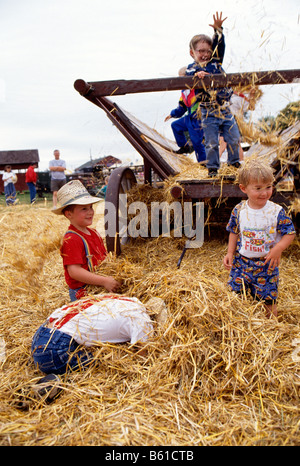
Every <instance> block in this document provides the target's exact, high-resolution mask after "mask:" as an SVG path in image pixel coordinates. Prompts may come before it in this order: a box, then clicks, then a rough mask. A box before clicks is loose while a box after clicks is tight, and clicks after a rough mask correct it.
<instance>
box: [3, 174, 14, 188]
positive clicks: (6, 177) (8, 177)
mask: <svg viewBox="0 0 300 466" xmlns="http://www.w3.org/2000/svg"><path fill="white" fill-rule="evenodd" d="M14 178H15V174H14V173H13V172H12V171H10V172H4V173H3V175H2V179H3V182H4V186H7V185H8V184H9V183H13V180H14Z"/></svg>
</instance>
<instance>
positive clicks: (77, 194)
mask: <svg viewBox="0 0 300 466" xmlns="http://www.w3.org/2000/svg"><path fill="white" fill-rule="evenodd" d="M57 201H58V203H59V205H60V207H54V208H53V209H52V212H54V213H55V214H57V215H60V214H62V213H63V212H62V211H63V210H64V209H65V208H66V207H67V206H69V205H75V204H77V205H86V204H94V203H95V202H99V201H102V199H100V198H99V197H94V196H91V195H90V194H89V192H88V191H87V189H86V188H85V187H84V186H83V184H82V183H81V182H80V181H78V180H72V181H69V183H66V184H65V185H64V186H63V187H62V188H60V189H59V190H58V191H57Z"/></svg>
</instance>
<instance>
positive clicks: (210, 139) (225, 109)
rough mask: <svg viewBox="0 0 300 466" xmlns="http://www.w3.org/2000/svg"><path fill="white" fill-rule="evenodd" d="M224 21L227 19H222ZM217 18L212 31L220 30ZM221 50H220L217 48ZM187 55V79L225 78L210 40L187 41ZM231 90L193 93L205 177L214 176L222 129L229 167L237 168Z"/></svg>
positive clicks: (205, 38) (220, 21)
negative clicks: (204, 160) (200, 128)
mask: <svg viewBox="0 0 300 466" xmlns="http://www.w3.org/2000/svg"><path fill="white" fill-rule="evenodd" d="M225 19H226V18H225ZM225 19H222V12H221V14H220V16H219V15H218V13H216V16H215V15H214V24H213V25H210V26H213V27H214V28H215V29H220V28H221V26H222V23H223V22H224V21H225ZM218 48H220V46H218ZM190 55H191V57H192V58H193V59H194V62H193V63H192V64H190V65H188V67H187V68H186V72H185V74H186V75H187V76H192V75H195V76H197V77H198V78H200V79H203V78H204V77H205V76H208V75H209V74H214V75H215V74H225V72H224V70H223V68H222V66H221V65H222V62H221V60H220V57H218V56H215V55H214V54H213V49H212V41H211V38H210V37H209V36H206V35H204V34H198V35H196V36H194V37H193V38H192V39H191V41H190ZM232 93H233V91H232V89H230V88H219V89H214V88H211V87H209V88H203V89H195V95H196V97H197V100H198V102H199V108H200V111H201V116H199V118H201V121H202V127H203V132H204V140H205V151H206V158H207V164H206V166H207V168H208V175H209V176H210V177H213V176H216V175H217V173H218V169H219V167H220V159H219V133H220V130H221V129H222V131H223V136H224V139H225V141H226V142H227V151H228V164H229V165H232V166H234V167H237V168H238V167H239V166H240V163H239V141H240V133H239V129H238V126H237V124H236V121H235V118H234V116H233V115H232V113H231V112H230V109H229V101H230V98H231V96H232Z"/></svg>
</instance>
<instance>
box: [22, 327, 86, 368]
mask: <svg viewBox="0 0 300 466" xmlns="http://www.w3.org/2000/svg"><path fill="white" fill-rule="evenodd" d="M78 346H79V345H78V343H76V341H74V340H72V337H70V336H69V335H67V334H66V333H63V332H60V331H59V330H53V329H50V328H47V327H44V326H43V325H42V326H41V327H40V328H39V329H38V330H37V332H36V333H35V335H34V337H33V340H32V345H31V353H32V357H33V360H34V363H35V365H36V366H37V367H38V369H39V370H40V371H42V372H44V373H45V374H65V373H66V372H67V371H68V369H69V370H78V369H80V368H81V367H83V366H86V365H88V364H89V363H91V361H92V355H91V354H90V353H88V352H87V351H86V350H85V349H84V348H83V349H82V350H79V351H76V350H77V348H78ZM75 351H76V352H75ZM74 352H75V353H74Z"/></svg>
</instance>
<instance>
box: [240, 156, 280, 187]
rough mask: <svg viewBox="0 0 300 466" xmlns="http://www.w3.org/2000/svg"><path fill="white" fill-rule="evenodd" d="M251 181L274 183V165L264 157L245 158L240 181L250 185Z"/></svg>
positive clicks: (242, 183) (244, 184)
mask: <svg viewBox="0 0 300 466" xmlns="http://www.w3.org/2000/svg"><path fill="white" fill-rule="evenodd" d="M251 181H252V182H253V181H256V182H263V183H273V182H274V175H273V169H272V167H271V166H270V165H269V164H268V163H266V162H265V161H263V160H262V159H258V158H255V159H252V158H251V159H249V160H245V162H244V163H243V165H242V166H241V168H240V169H239V173H238V183H239V184H241V185H243V186H248V184H249V183H251Z"/></svg>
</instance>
